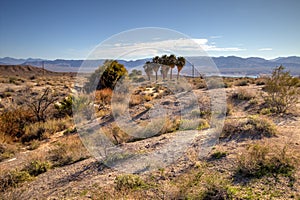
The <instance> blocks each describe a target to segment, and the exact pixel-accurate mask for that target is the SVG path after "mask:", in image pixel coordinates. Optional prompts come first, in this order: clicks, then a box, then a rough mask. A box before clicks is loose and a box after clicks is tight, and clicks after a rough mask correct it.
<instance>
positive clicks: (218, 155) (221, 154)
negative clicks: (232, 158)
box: [211, 151, 227, 159]
mask: <svg viewBox="0 0 300 200" xmlns="http://www.w3.org/2000/svg"><path fill="white" fill-rule="evenodd" d="M226 156H227V153H226V152H222V151H216V152H214V153H212V154H211V158H213V159H221V158H224V157H226Z"/></svg>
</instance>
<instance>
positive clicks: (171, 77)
mask: <svg viewBox="0 0 300 200" xmlns="http://www.w3.org/2000/svg"><path fill="white" fill-rule="evenodd" d="M172 71H173V68H171V73H170V79H171V80H172Z"/></svg>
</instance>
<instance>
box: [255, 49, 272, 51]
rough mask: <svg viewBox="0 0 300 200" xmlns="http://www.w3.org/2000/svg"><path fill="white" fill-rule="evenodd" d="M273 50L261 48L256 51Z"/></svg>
mask: <svg viewBox="0 0 300 200" xmlns="http://www.w3.org/2000/svg"><path fill="white" fill-rule="evenodd" d="M272 50H273V49H272V48H261V49H258V51H272Z"/></svg>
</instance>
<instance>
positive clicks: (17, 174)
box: [0, 170, 32, 192]
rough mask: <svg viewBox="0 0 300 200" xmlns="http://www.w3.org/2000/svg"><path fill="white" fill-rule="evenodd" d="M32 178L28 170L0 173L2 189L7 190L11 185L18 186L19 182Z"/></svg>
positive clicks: (0, 189) (0, 186)
mask: <svg viewBox="0 0 300 200" xmlns="http://www.w3.org/2000/svg"><path fill="white" fill-rule="evenodd" d="M30 180H32V177H31V176H30V174H29V173H28V172H27V171H22V170H12V171H8V172H5V173H2V174H1V175H0V191H2V192H3V191H5V190H6V189H7V188H10V187H17V186H18V185H19V184H21V183H23V182H25V181H30Z"/></svg>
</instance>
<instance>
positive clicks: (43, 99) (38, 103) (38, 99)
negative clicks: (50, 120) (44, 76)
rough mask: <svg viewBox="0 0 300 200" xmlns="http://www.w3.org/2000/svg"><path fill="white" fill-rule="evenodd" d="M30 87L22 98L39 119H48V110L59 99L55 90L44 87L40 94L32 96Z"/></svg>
mask: <svg viewBox="0 0 300 200" xmlns="http://www.w3.org/2000/svg"><path fill="white" fill-rule="evenodd" d="M30 92H31V90H30V88H28V89H27V91H26V95H25V97H24V98H23V99H22V100H23V101H24V103H25V105H26V106H27V107H28V108H29V109H30V110H31V111H32V113H33V114H34V115H35V117H36V120H37V121H39V122H40V121H43V122H45V121H46V118H47V110H48V109H49V107H50V106H51V105H52V104H53V103H54V102H55V101H57V100H58V97H57V96H56V95H54V92H53V91H52V90H51V89H50V88H46V89H44V90H43V91H42V92H41V94H40V95H37V96H32V95H31V94H30Z"/></svg>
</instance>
